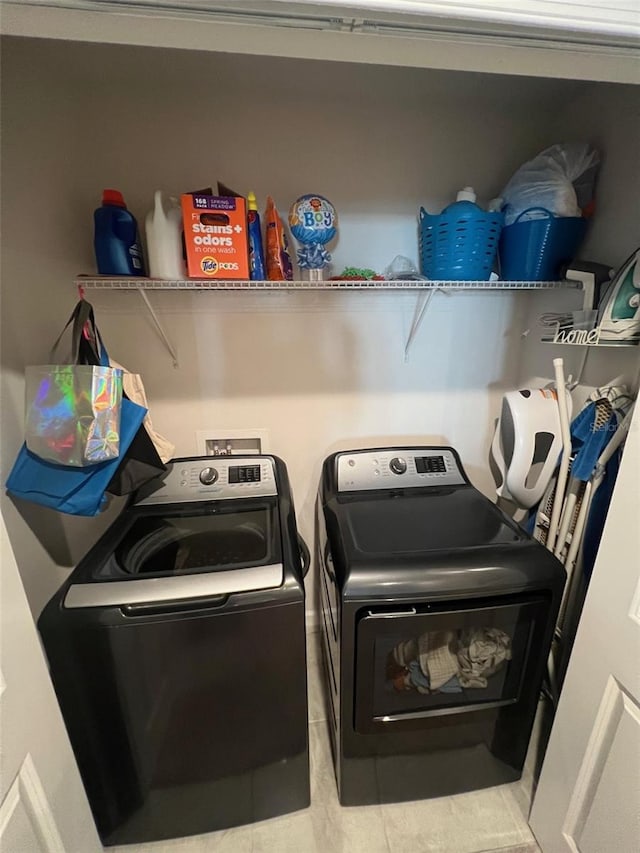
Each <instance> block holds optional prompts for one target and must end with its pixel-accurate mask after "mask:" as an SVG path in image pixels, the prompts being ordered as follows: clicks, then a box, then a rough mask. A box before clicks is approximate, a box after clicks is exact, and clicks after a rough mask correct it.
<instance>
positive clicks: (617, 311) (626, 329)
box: [598, 249, 640, 343]
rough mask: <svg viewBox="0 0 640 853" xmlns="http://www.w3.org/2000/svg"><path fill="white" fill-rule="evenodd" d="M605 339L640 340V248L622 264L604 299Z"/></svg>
mask: <svg viewBox="0 0 640 853" xmlns="http://www.w3.org/2000/svg"><path fill="white" fill-rule="evenodd" d="M598 325H599V326H600V340H601V341H624V342H626V343H629V342H630V341H636V342H637V341H640V249H637V250H636V251H635V252H634V253H633V254H632V255H631V257H630V258H627V260H626V261H625V262H624V264H623V265H622V266H621V267H620V269H619V270H618V272H617V273H616V275H615V276H614V278H613V280H612V281H611V283H610V284H609V285H608V286H607V289H606V291H605V292H604V294H603V297H602V299H601V303H600V308H599V323H598Z"/></svg>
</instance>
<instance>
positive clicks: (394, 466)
mask: <svg viewBox="0 0 640 853" xmlns="http://www.w3.org/2000/svg"><path fill="white" fill-rule="evenodd" d="M389 468H391V470H392V471H393V473H394V474H404V472H405V471H406V470H407V463H406V462H405V461H404V459H401V458H400V457H399V456H394V457H393V459H392V460H391V462H389Z"/></svg>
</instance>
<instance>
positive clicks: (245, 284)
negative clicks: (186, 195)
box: [75, 276, 578, 292]
mask: <svg viewBox="0 0 640 853" xmlns="http://www.w3.org/2000/svg"><path fill="white" fill-rule="evenodd" d="M75 283H76V285H78V286H81V287H84V288H85V289H87V290H188V291H210V290H216V291H225V290H234V291H251V292H255V291H281V290H293V291H302V290H312V291H322V290H327V291H336V290H338V291H345V290H494V291H495V290H553V289H557V288H572V287H573V288H575V287H577V286H578V285H577V284H576V283H575V282H570V281H387V280H384V281H371V280H366V281H354V280H349V279H340V280H335V281H222V280H212V279H194V278H192V279H183V280H180V281H161V280H159V279H150V278H115V277H114V278H110V277H108V276H105V277H104V278H103V277H100V276H95V277H89V276H87V277H86V278H85V277H83V276H78V277H77V278H76V280H75Z"/></svg>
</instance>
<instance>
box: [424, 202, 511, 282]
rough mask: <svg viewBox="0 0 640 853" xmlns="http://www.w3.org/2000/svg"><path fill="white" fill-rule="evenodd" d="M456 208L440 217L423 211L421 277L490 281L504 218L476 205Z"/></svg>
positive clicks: (443, 279) (442, 279) (502, 215)
mask: <svg viewBox="0 0 640 853" xmlns="http://www.w3.org/2000/svg"><path fill="white" fill-rule="evenodd" d="M456 207H457V206H456V205H452V208H454V209H453V210H448V211H444V212H443V213H441V214H439V215H437V216H432V215H431V214H429V213H427V211H426V210H425V209H424V208H423V207H421V208H420V266H421V271H422V274H423V275H425V276H426V277H427V278H430V279H432V280H441V281H487V280H488V278H489V276H490V275H491V271H492V269H493V262H494V260H495V257H496V253H497V251H498V241H499V239H500V232H501V230H502V225H503V222H504V214H503V213H486V212H485V211H483V210H480V208H478V207H476V206H475V205H464V207H463V208H460V207H458V208H457V209H455V208H456ZM465 208H466V209H465Z"/></svg>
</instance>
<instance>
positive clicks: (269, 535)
mask: <svg viewBox="0 0 640 853" xmlns="http://www.w3.org/2000/svg"><path fill="white" fill-rule="evenodd" d="M283 581H284V568H283V559H282V543H281V531H280V522H279V514H278V509H277V499H276V498H273V497H263V498H253V499H251V500H231V501H220V502H217V501H211V502H209V501H207V502H201V503H199V504H194V503H184V504H174V505H171V506H157V507H156V506H145V507H141V508H134V509H133V510H131V511H128V512H126V513H125V514H124V516H123V517H122V518H121V520H119V521H118V522H116V524H114V525H113V527H112V528H111V529H110V531H109V532H108V533H107V534H106V535H105V536H104V537H103V539H102V540H101V541H100V542H99V543H98V544H97V545H96V547H95V548H94V549H93V550H92V551H91V552H90V553H89V554H88V555H87V557H86V558H85V559H84V560H83V561H82V563H81V564H80V565H79V566H78V568H77V569H76V571H75V572H74V574H73V576H72V578H71V582H70V586H69V589H68V592H67V594H66V596H65V600H64V606H65V607H100V606H109V605H116V606H120V605H122V606H125V605H129V604H142V603H145V604H146V603H152V602H167V601H171V600H184V599H190V598H200V597H203V596H208V597H215V596H224V595H231V594H233V593H238V592H249V591H253V590H261V589H272V588H275V587H279V586H281V585H282V583H283Z"/></svg>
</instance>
